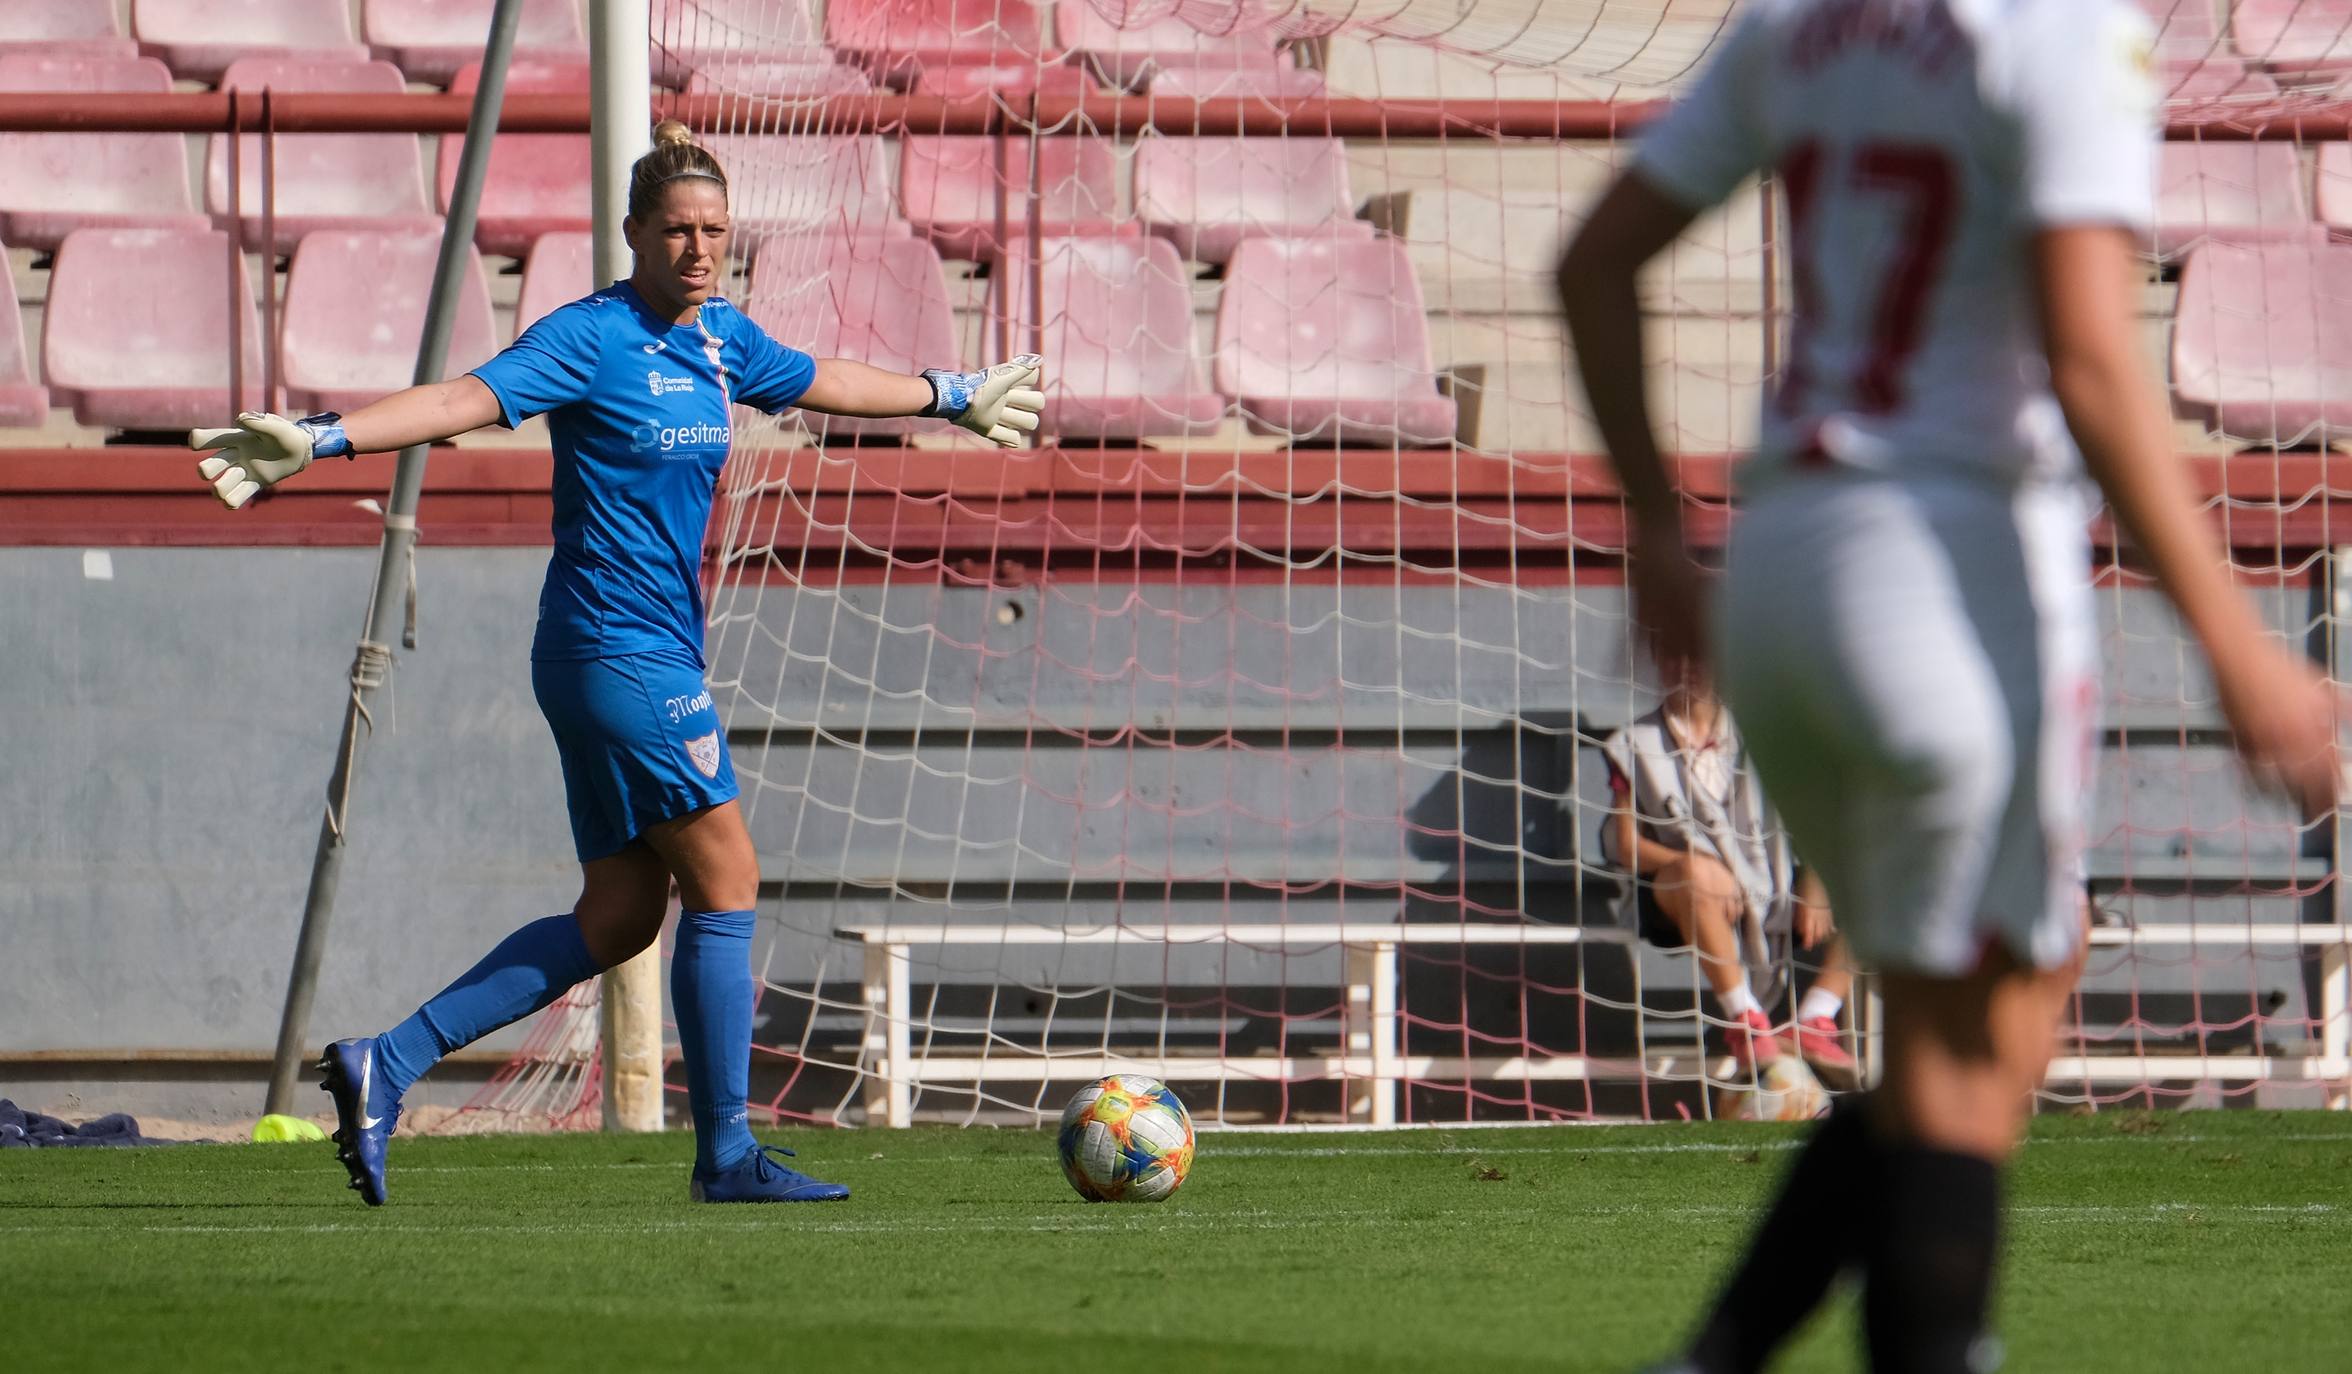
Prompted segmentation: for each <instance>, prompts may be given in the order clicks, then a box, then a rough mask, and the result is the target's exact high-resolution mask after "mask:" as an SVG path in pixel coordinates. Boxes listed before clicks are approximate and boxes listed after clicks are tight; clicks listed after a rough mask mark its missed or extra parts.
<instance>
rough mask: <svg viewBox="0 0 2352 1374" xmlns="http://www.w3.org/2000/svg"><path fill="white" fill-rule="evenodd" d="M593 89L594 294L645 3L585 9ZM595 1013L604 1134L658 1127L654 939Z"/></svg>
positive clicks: (644, 61) (643, 57)
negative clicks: (598, 1030) (600, 1040)
mask: <svg viewBox="0 0 2352 1374" xmlns="http://www.w3.org/2000/svg"><path fill="white" fill-rule="evenodd" d="M588 16H589V17H588V22H589V26H590V27H589V34H588V44H589V46H588V62H589V81H590V85H591V87H592V89H591V91H590V103H589V144H590V148H591V154H590V155H591V158H592V159H593V162H594V166H595V184H594V205H593V211H594V226H595V227H594V234H595V247H594V251H593V253H592V255H591V260H592V262H593V264H594V268H595V279H594V280H593V281H589V282H584V283H582V288H583V290H584V291H596V290H601V289H603V288H604V287H606V286H609V285H610V284H612V283H613V282H616V281H619V280H621V279H622V278H623V277H626V276H628V275H629V266H630V258H629V246H628V243H627V242H626V241H625V240H624V239H623V238H622V236H621V220H622V219H623V217H625V216H626V215H627V213H628V200H629V171H630V168H631V167H632V166H633V165H634V164H635V163H636V161H637V159H638V158H639V157H641V156H643V155H644V154H645V153H646V152H647V151H648V150H649V149H650V148H651V147H652V146H653V139H652V133H653V100H652V94H651V90H652V79H653V78H652V69H653V63H652V56H651V50H650V45H649V43H648V42H647V34H648V32H649V30H650V26H651V16H650V11H649V8H648V3H647V0H596V3H594V4H592V5H590V6H589V7H588ZM603 984H604V985H603V989H602V994H603V995H602V1010H601V1013H600V1019H601V1024H602V1028H603V1044H604V1066H603V1067H604V1128H605V1129H606V1130H608V1131H658V1130H660V1129H661V1128H662V998H661V984H662V978H661V942H660V941H658V940H657V941H655V942H654V943H653V944H652V945H650V946H648V947H647V948H646V949H645V950H644V951H643V952H641V953H639V954H638V955H637V956H636V957H635V958H633V959H630V960H628V961H627V962H625V963H623V964H621V965H620V966H619V967H618V968H614V969H609V970H607V971H606V972H605V974H604V980H603Z"/></svg>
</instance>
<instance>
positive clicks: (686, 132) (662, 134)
mask: <svg viewBox="0 0 2352 1374" xmlns="http://www.w3.org/2000/svg"><path fill="white" fill-rule="evenodd" d="M653 146H654V147H656V148H691V147H693V146H694V131H693V130H692V129H689V128H687V127H686V125H685V122H684V121H682V120H676V119H665V120H663V121H662V122H661V123H659V124H656V125H654V126H653Z"/></svg>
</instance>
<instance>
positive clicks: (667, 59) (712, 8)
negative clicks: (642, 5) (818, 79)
mask: <svg viewBox="0 0 2352 1374" xmlns="http://www.w3.org/2000/svg"><path fill="white" fill-rule="evenodd" d="M652 24H653V79H654V80H655V81H657V82H659V83H660V84H662V85H664V86H677V87H684V86H685V85H686V83H687V80H688V78H690V77H691V76H693V75H694V73H696V72H698V71H702V72H706V73H708V74H709V75H708V76H707V77H706V84H707V85H715V86H718V87H720V88H723V89H730V90H741V89H743V87H741V86H739V85H737V84H736V80H737V73H738V69H749V68H758V67H763V66H768V67H776V68H788V67H825V66H830V65H832V62H833V55H832V54H831V53H830V52H827V51H826V50H825V45H824V44H823V43H821V42H819V41H818V39H817V29H816V25H814V24H812V23H810V22H809V16H808V8H807V6H806V4H805V3H804V2H803V0H653V16H652Z"/></svg>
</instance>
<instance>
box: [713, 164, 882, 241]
mask: <svg viewBox="0 0 2352 1374" xmlns="http://www.w3.org/2000/svg"><path fill="white" fill-rule="evenodd" d="M709 145H710V150H711V153H712V154H713V155H714V156H716V157H717V158H718V160H719V165H720V166H721V167H724V168H725V169H726V171H727V176H728V179H729V181H730V183H731V185H732V192H733V195H734V203H733V205H732V207H731V208H732V210H733V211H734V228H735V233H734V240H735V241H734V245H733V251H734V255H735V257H736V258H737V259H738V260H740V261H742V262H746V263H748V262H750V261H752V260H753V259H754V258H756V257H757V256H758V255H759V253H760V251H761V246H762V245H763V244H764V243H765V242H766V241H767V240H769V239H771V238H775V237H777V236H779V235H797V234H812V233H826V234H847V235H886V236H893V237H900V238H903V237H905V236H906V235H907V234H908V233H909V232H910V231H909V230H908V228H907V224H906V221H904V220H902V219H900V218H899V216H898V207H897V205H896V204H895V203H894V202H893V201H892V199H891V195H890V173H889V171H888V167H889V162H888V157H887V154H886V152H885V150H884V149H883V146H882V140H881V139H880V138H878V137H876V136H874V135H872V134H714V135H712V136H711V138H710V139H709Z"/></svg>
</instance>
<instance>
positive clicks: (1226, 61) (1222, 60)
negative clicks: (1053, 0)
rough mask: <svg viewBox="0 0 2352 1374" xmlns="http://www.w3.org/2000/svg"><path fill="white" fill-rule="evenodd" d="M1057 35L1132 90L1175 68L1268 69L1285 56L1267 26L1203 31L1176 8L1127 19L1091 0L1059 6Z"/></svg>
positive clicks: (1109, 81)
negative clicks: (1114, 15)
mask: <svg viewBox="0 0 2352 1374" xmlns="http://www.w3.org/2000/svg"><path fill="white" fill-rule="evenodd" d="M1054 36H1055V37H1056V38H1058V39H1059V40H1060V41H1061V45H1062V46H1063V47H1064V48H1067V49H1068V50H1069V51H1070V52H1071V53H1073V54H1075V55H1078V56H1080V57H1083V58H1084V59H1085V61H1086V63H1087V65H1088V66H1090V67H1092V68H1094V70H1095V73H1096V74H1097V75H1099V76H1100V77H1101V78H1102V80H1103V83H1104V84H1105V85H1109V86H1119V87H1124V88H1126V89H1129V90H1133V89H1136V88H1138V87H1141V86H1143V85H1144V84H1145V83H1147V82H1149V81H1151V80H1152V79H1153V75H1154V74H1155V73H1157V72H1160V71H1163V70H1167V69H1172V68H1183V67H1197V68H1203V69H1206V70H1208V71H1234V70H1245V69H1266V68H1272V67H1275V66H1276V65H1277V64H1278V61H1279V58H1278V55H1277V53H1276V51H1275V47H1274V35H1273V33H1272V32H1270V31H1269V30H1267V29H1265V28H1251V29H1242V30H1238V31H1236V32H1232V33H1203V32H1201V31H1200V30H1199V29H1197V28H1195V27H1193V26H1192V25H1191V24H1189V23H1187V22H1185V20H1184V18H1183V17H1182V16H1181V15H1179V14H1176V13H1173V12H1170V13H1164V14H1161V15H1160V16H1159V17H1158V18H1153V19H1142V18H1140V17H1138V18H1137V19H1136V20H1135V21H1134V22H1130V23H1128V24H1124V25H1122V24H1118V23H1114V22H1113V21H1112V20H1111V19H1110V18H1109V16H1107V15H1105V14H1103V12H1102V11H1100V10H1098V9H1096V8H1095V7H1094V6H1093V5H1092V4H1090V3H1088V0H1070V3H1068V4H1064V5H1061V6H1059V7H1058V8H1057V9H1056V10H1055V11H1054Z"/></svg>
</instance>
